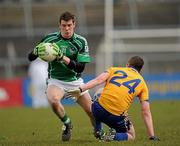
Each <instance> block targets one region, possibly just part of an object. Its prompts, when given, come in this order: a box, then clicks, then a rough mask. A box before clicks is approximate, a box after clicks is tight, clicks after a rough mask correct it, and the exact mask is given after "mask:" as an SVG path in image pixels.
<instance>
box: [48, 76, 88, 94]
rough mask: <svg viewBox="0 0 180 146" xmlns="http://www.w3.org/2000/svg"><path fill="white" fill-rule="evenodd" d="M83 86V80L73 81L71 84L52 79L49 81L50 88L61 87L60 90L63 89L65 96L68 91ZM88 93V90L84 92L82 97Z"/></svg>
mask: <svg viewBox="0 0 180 146" xmlns="http://www.w3.org/2000/svg"><path fill="white" fill-rule="evenodd" d="M82 84H84V80H83V79H82V78H79V79H78V80H76V81H71V82H64V81H60V80H57V79H52V78H50V79H48V80H47V85H48V86H50V85H55V86H57V87H59V88H60V89H63V90H64V92H65V94H66V93H67V91H68V90H72V89H76V88H78V87H79V86H80V85H82ZM87 92H88V90H86V91H84V92H82V93H81V95H83V94H85V93H87Z"/></svg>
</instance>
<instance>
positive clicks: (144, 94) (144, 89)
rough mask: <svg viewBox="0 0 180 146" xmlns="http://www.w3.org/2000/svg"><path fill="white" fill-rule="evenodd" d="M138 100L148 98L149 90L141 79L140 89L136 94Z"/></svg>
mask: <svg viewBox="0 0 180 146" xmlns="http://www.w3.org/2000/svg"><path fill="white" fill-rule="evenodd" d="M138 97H139V100H140V101H145V100H149V91H148V87H147V85H146V83H145V82H144V81H143V85H142V90H141V92H140V94H139V95H138Z"/></svg>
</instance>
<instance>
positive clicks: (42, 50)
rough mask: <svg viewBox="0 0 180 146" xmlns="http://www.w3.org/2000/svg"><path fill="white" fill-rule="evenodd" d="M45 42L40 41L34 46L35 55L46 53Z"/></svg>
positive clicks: (39, 55)
mask: <svg viewBox="0 0 180 146" xmlns="http://www.w3.org/2000/svg"><path fill="white" fill-rule="evenodd" d="M43 44H44V43H40V44H38V45H37V46H36V47H35V48H34V50H33V54H34V55H36V56H38V57H41V56H44V55H45V47H44V46H43Z"/></svg>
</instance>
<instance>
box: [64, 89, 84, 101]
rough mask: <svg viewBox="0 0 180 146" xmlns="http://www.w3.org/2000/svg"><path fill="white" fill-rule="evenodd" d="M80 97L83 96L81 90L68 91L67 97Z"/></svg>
mask: <svg viewBox="0 0 180 146" xmlns="http://www.w3.org/2000/svg"><path fill="white" fill-rule="evenodd" d="M80 95H81V89H80V88H76V89H72V90H68V91H67V95H66V97H67V98H72V97H76V98H77V99H78V98H79V96H80Z"/></svg>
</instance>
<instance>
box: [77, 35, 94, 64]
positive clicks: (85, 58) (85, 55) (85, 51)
mask: <svg viewBox="0 0 180 146" xmlns="http://www.w3.org/2000/svg"><path fill="white" fill-rule="evenodd" d="M82 45H83V46H82V49H80V50H79V52H78V54H77V61H78V62H87V63H88V62H91V58H90V55H89V46H88V43H87V40H86V39H85V38H84V39H83V44H82Z"/></svg>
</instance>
